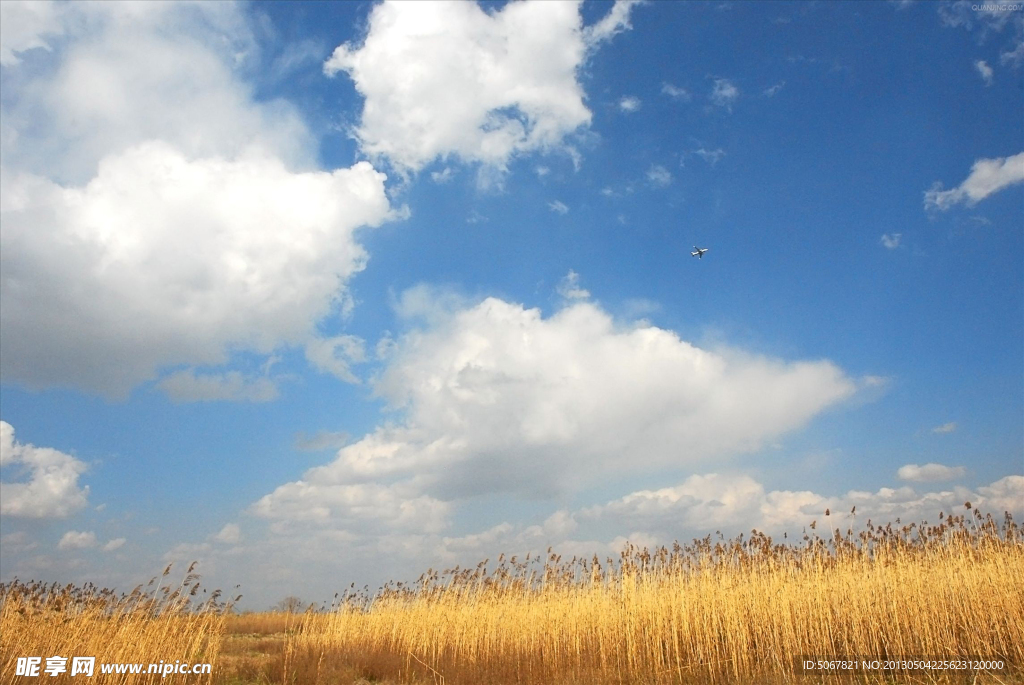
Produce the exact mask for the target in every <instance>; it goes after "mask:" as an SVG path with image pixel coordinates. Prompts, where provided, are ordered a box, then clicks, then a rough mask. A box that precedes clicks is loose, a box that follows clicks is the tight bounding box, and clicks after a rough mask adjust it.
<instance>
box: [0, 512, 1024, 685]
mask: <svg viewBox="0 0 1024 685" xmlns="http://www.w3.org/2000/svg"><path fill="white" fill-rule="evenodd" d="M839 518H840V517H837V516H835V515H832V516H830V517H823V518H822V519H819V521H817V522H816V523H815V526H814V529H813V530H808V531H807V535H805V536H803V539H802V540H799V541H796V542H795V543H794V542H793V541H791V540H786V541H784V544H779V541H776V540H772V539H771V538H770V537H767V536H765V535H764V534H761V533H757V532H755V533H753V534H752V535H751V536H750V537H749V538H747V537H743V536H741V537H740V538H737V539H733V540H723V539H717V540H716V539H714V538H713V537H711V536H708V537H706V538H703V539H700V540H694V541H693V543H691V544H689V545H685V546H683V545H678V544H677V545H675V546H673V547H672V548H661V549H657V550H646V549H637V548H628V549H626V550H624V551H623V552H622V554H621V555H620V556H619V557H618V558H606V559H598V558H591V559H571V560H563V559H561V558H560V557H559V556H558V555H557V554H556V553H555V552H552V551H550V550H549V552H548V554H547V555H544V556H541V557H539V558H538V557H530V558H528V559H518V558H515V557H512V558H505V557H504V556H502V557H499V559H498V560H497V562H496V565H494V566H493V567H492V566H490V565H489V562H486V561H485V562H481V563H480V564H479V565H478V566H476V567H475V568H470V569H459V568H455V569H448V570H445V571H442V572H437V571H433V570H431V571H429V572H427V573H425V574H424V575H423V576H422V577H421V578H420V579H419V581H418V582H417V583H415V584H413V585H402V584H397V585H388V586H385V587H384V588H382V589H381V590H380V591H378V592H377V593H374V594H372V595H367V594H355V595H352V594H346V595H343V596H340V597H339V598H338V599H337V601H336V602H335V604H334V606H333V607H332V608H331V610H330V611H320V612H316V611H310V612H307V613H305V614H285V613H264V614H235V615H227V614H226V613H225V612H224V611H223V606H217V605H213V604H207V605H206V606H204V607H202V608H201V610H199V611H196V610H195V609H196V608H195V607H194V606H191V605H189V604H187V603H183V602H182V601H181V597H182V596H183V595H186V594H188V593H189V592H192V590H190V589H189V588H190V585H189V582H185V583H183V584H182V585H181V587H180V589H179V590H168V591H166V592H164V593H163V595H162V596H158V595H159V593H158V594H157V595H155V594H154V593H150V594H149V595H144V594H141V593H139V594H136V595H132V596H129V597H127V598H115V597H114V596H113V595H109V594H108V595H106V596H104V595H103V594H102V593H97V592H96V591H89V590H75V589H48V588H40V587H38V586H37V587H36V588H35V589H34V590H33V589H32V588H31V587H25V586H21V585H15V586H12V587H4V588H3V593H2V595H0V601H2V602H3V605H2V608H0V665H2V668H3V670H2V671H0V674H2V678H0V679H3V680H4V681H6V680H7V679H8V678H9V677H10V674H12V673H14V658H15V656H17V655H18V654H23V653H26V652H27V653H43V652H45V653H47V654H50V653H62V652H61V650H64V651H67V652H72V651H73V652H76V653H92V652H95V653H96V654H97V656H100V655H101V654H102V655H103V658H104V659H107V660H109V661H114V660H131V661H145V660H147V659H152V660H154V661H155V660H159V659H163V660H165V661H166V660H168V658H169V657H170V659H171V660H173V659H179V658H180V659H189V660H191V661H206V660H209V661H212V662H213V664H214V666H213V673H212V676H209V677H205V680H204V679H196V677H195V676H190V677H191V678H192V679H191V680H187V681H186V680H184V679H183V677H182V676H178V677H179V678H182V679H181V680H178V681H175V680H173V678H174V677H175V676H170V678H171V679H170V680H162V682H212V683H223V684H233V685H242V684H250V683H273V684H276V683H297V684H303V683H310V684H324V685H326V684H327V683H332V684H333V683H346V684H347V683H367V682H376V683H436V684H441V683H445V684H450V685H455V684H458V683H552V684H565V685H569V684H577V683H578V684H582V683H608V684H611V683H650V684H655V683H735V682H742V683H765V682H778V683H782V682H791V681H798V682H806V683H814V682H886V683H889V682H900V683H942V682H949V683H954V682H956V683H960V682H962V683H974V682H979V683H981V682H991V683H1010V682H1017V683H1019V682H1024V671H1022V665H1024V572H1022V571H1024V534H1022V531H1021V529H1020V527H1019V526H1018V525H1017V524H1016V523H1015V522H1014V521H1013V520H1012V518H1010V516H1009V515H1006V516H1005V517H1004V518H1003V520H1001V521H999V520H996V519H993V518H992V517H991V516H982V515H981V514H979V513H978V512H977V511H975V510H973V509H970V508H965V509H964V510H963V512H962V513H960V514H957V515H946V514H945V513H943V514H942V515H941V517H940V521H939V523H938V524H935V525H930V524H927V523H920V524H907V525H902V524H901V523H900V522H899V521H898V520H897V521H896V522H894V523H891V524H887V525H885V526H884V527H879V526H875V525H873V524H870V523H868V522H865V523H864V525H863V526H861V529H860V530H857V529H855V528H854V527H853V526H850V525H849V524H847V528H846V530H839V529H836V528H835V527H834V526H833V525H830V522H834V521H835V520H838V519H839ZM842 519H843V520H844V521H846V522H849V521H851V520H853V519H852V518H851V517H849V516H845V515H844V517H842ZM186 580H188V579H186ZM175 592H177V593H178V594H177V596H175V594H174V593H175ZM89 650H92V652H90V651H89ZM801 655H806V656H813V657H815V658H817V659H825V658H835V657H841V656H864V657H868V656H871V657H879V658H897V657H915V656H916V657H921V656H927V657H939V658H949V657H954V656H974V657H981V658H984V659H1000V660H1002V661H1003V662H1004V663H1005V664H1007V668H1006V669H1004V670H1003V671H1001V672H995V673H991V672H990V673H986V672H977V671H974V672H958V671H951V670H945V671H918V672H888V673H881V672H877V671H876V672H871V673H866V672H863V671H861V672H859V673H856V674H852V675H851V674H846V675H844V676H842V677H838V678H837V677H834V676H833V677H830V678H829V677H823V676H821V675H801V674H800V673H799V672H798V671H797V666H796V663H795V659H796V657H798V656H801ZM122 677H123V678H125V679H124V680H106V681H104V680H102V679H101V680H97V679H95V678H94V679H92V681H96V682H125V683H128V682H156V680H160V679H159V678H157V679H156V680H151V681H146V680H144V679H142V678H141V677H140V676H131V677H132V678H135V679H134V680H130V679H128V678H129V677H124V676H122ZM24 680H25V681H26V682H28V679H24ZM48 680H50V681H52V682H63V681H60V680H58V679H53V678H50V679H48ZM72 681H73V679H69V680H68V681H67V682H72Z"/></svg>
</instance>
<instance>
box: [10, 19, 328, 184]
mask: <svg viewBox="0 0 1024 685" xmlns="http://www.w3.org/2000/svg"><path fill="white" fill-rule="evenodd" d="M9 4H10V3H7V2H4V3H2V6H3V8H4V11H9V8H8V5H9ZM37 4H38V5H40V7H49V6H50V5H48V4H44V3H35V2H32V3H26V5H30V6H35V5H37ZM15 6H16V7H20V6H21V5H15ZM53 7H54V10H53V12H52V13H51V19H50V21H51V22H52V21H57V22H58V27H59V30H60V32H62V33H64V34H65V35H63V36H62V39H61V40H60V41H59V42H57V43H55V46H54V48H53V50H54V53H55V56H56V60H54V62H55V64H54V65H52V66H49V67H46V68H43V67H39V66H35V65H29V64H27V63H25V64H19V65H14V66H13V67H12V71H10V72H9V73H8V74H6V75H5V92H4V94H3V98H2V105H3V121H2V123H0V126H2V127H3V136H2V137H0V139H2V141H3V149H2V152H3V159H4V162H3V163H4V165H5V166H6V167H8V168H10V167H17V168H19V169H22V170H25V171H30V172H32V173H36V174H39V175H43V176H46V177H48V178H52V179H54V180H56V181H58V182H59V183H61V184H75V185H78V184H82V183H85V182H86V181H88V180H89V179H90V178H92V177H93V176H94V175H95V173H96V167H97V165H98V164H99V162H100V161H101V160H102V159H104V158H105V157H107V156H108V155H111V154H119V153H122V152H124V151H125V150H126V149H128V148H130V147H133V146H136V145H138V144H140V143H142V142H145V141H147V140H154V139H159V140H162V141H164V142H166V143H168V144H169V145H171V146H173V147H174V148H176V149H178V150H180V151H181V152H182V153H183V154H184V155H186V156H187V157H190V158H194V157H210V156H215V155H220V156H227V157H235V156H238V155H240V154H242V153H243V152H245V151H246V150H249V149H251V148H253V147H258V148H260V149H262V150H263V151H265V152H266V153H268V154H271V155H273V156H276V157H278V158H280V159H282V160H283V161H284V162H285V163H286V164H287V165H288V166H295V167H299V168H303V169H308V168H311V167H312V165H313V164H314V163H315V159H316V154H317V149H316V141H315V140H314V139H313V137H312V135H311V134H310V133H309V131H308V130H307V128H306V126H305V124H304V123H303V121H302V118H301V116H300V115H299V113H298V111H297V110H296V108H295V107H294V106H292V105H290V104H289V103H287V102H285V101H283V100H274V101H269V102H259V103H258V102H256V101H255V100H254V98H253V96H252V88H251V87H250V86H249V85H247V84H246V82H245V81H244V80H243V79H241V78H240V77H239V75H238V69H239V67H240V66H244V65H245V64H246V59H247V58H248V56H250V55H253V54H255V53H256V47H255V41H254V39H253V35H252V31H251V29H250V27H249V25H248V19H247V18H246V16H245V13H244V10H243V9H242V8H241V6H239V5H237V4H235V3H59V4H56V3H55V4H54V6H53ZM36 11H37V12H38V11H39V10H36ZM2 23H3V24H4V26H5V30H7V21H6V17H5V20H4V22H2ZM11 30H12V31H17V32H19V33H21V32H24V30H25V29H18V28H12V29H11ZM30 66H32V68H31V69H30V68H29V67H30ZM5 68H6V67H5ZM12 76H16V78H12Z"/></svg>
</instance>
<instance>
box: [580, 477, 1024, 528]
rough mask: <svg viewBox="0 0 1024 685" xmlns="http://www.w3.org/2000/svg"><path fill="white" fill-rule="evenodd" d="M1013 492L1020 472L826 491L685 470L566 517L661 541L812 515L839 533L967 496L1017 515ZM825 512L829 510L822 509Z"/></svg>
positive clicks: (1023, 501)
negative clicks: (665, 483) (964, 481)
mask: <svg viewBox="0 0 1024 685" xmlns="http://www.w3.org/2000/svg"><path fill="white" fill-rule="evenodd" d="M1021 495H1024V477H1022V476H1007V477H1006V478H1003V479H1001V480H998V481H996V482H994V483H992V484H990V485H988V486H985V487H981V488H978V489H977V490H974V491H972V490H970V489H968V488H963V487H956V488H953V489H951V490H946V491H939V492H924V493H920V492H918V491H916V490H914V489H913V488H911V487H902V488H895V489H894V488H885V487H884V488H880V489H879V490H877V491H876V492H865V491H857V490H851V491H849V492H847V493H845V494H843V495H832V496H826V495H823V494H818V493H815V492H811V491H790V490H771V491H768V490H766V489H765V488H764V486H763V485H762V484H761V483H759V482H757V481H756V480H754V479H753V478H751V477H750V476H747V475H743V474H720V473H711V474H705V475H694V476H691V477H689V478H687V479H686V480H685V481H684V482H682V483H680V484H679V485H677V486H674V487H669V488H663V489H660V490H643V491H638V492H634V493H631V494H629V495H626V496H625V497H622V498H620V499H617V500H614V501H612V502H609V503H607V504H604V505H599V506H595V507H589V508H584V509H582V510H580V511H579V512H577V513H576V514H574V515H573V516H574V518H575V519H576V520H578V521H587V520H596V521H618V522H620V524H621V525H623V526H626V527H628V528H634V529H639V530H644V531H647V532H648V533H649V534H651V535H652V536H655V537H657V538H658V539H659V542H660V544H665V543H667V542H671V541H672V540H673V539H674V538H676V537H678V536H679V535H680V534H689V535H696V536H700V535H703V534H706V533H708V532H710V531H712V530H715V529H721V530H731V531H733V532H740V531H743V530H744V529H746V530H749V529H750V528H757V529H759V530H766V531H769V532H782V531H787V530H788V531H789V532H790V533H795V532H797V527H802V526H808V525H809V524H810V523H811V522H813V521H817V522H818V524H819V525H821V526H822V528H823V529H824V530H826V531H827V530H829V529H830V528H832V529H836V528H839V529H841V530H842V531H843V532H844V533H845V531H846V529H847V528H848V527H852V526H853V525H854V524H855V522H856V521H866V520H868V519H873V520H874V521H876V522H880V523H887V522H894V521H895V519H897V518H901V519H903V520H904V521H905V522H909V521H913V520H918V521H919V520H921V519H922V518H928V519H934V517H936V516H937V515H938V514H939V512H941V511H946V512H950V511H952V510H955V509H958V508H959V509H962V508H963V505H964V502H965V501H967V500H970V501H972V503H973V504H974V505H976V506H977V507H978V508H980V509H983V510H986V511H988V512H989V513H992V514H994V515H998V514H1001V513H1002V512H1003V511H1010V512H1011V513H1015V514H1019V513H1020V512H1022V511H1024V498H1020V497H1021ZM1014 497H1017V498H1019V499H1016V501H1015V500H1014ZM854 507H856V515H854V514H853V513H852V512H853V509H854ZM826 511H829V512H830V516H825V512H826ZM826 534H827V533H826Z"/></svg>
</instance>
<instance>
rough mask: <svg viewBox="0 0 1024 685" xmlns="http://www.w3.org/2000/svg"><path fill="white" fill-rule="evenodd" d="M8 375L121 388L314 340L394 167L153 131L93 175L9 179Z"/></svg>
mask: <svg viewBox="0 0 1024 685" xmlns="http://www.w3.org/2000/svg"><path fill="white" fill-rule="evenodd" d="M3 186H4V190H5V192H4V195H3V198H2V204H0V212H2V216H3V225H4V231H3V233H2V236H0V240H2V247H3V251H2V254H0V260H2V266H3V269H2V272H3V276H2V278H3V292H2V295H0V298H2V307H0V320H2V326H0V338H2V347H3V349H4V354H3V357H2V359H0V369H2V373H3V378H4V380H5V381H14V382H19V383H22V384H24V385H26V386H28V387H30V388H40V387H48V386H61V385H71V386H75V387H79V388H82V389H85V390H90V391H94V392H100V393H103V394H106V395H108V396H113V397H123V396H125V395H126V394H127V393H128V391H129V390H130V389H131V388H132V387H133V386H134V385H136V384H138V383H140V382H142V381H145V380H148V379H151V378H153V377H154V376H155V375H156V373H157V370H158V369H159V368H161V367H164V366H168V365H174V364H202V365H214V364H221V363H223V362H225V361H226V360H227V358H228V350H229V348H230V349H235V350H237V349H249V350H254V351H257V352H260V353H268V352H270V351H272V350H273V349H275V348H276V347H278V346H280V345H282V344H300V343H302V342H304V341H306V340H308V339H309V338H310V337H311V336H312V335H313V326H314V323H315V322H316V321H317V320H318V319H320V318H321V317H323V316H325V315H326V314H328V313H329V312H330V310H331V307H332V304H333V303H334V302H335V301H336V298H337V297H338V293H339V291H341V290H342V288H343V286H344V284H345V283H346V281H347V279H348V278H350V277H351V276H352V275H353V274H355V273H357V272H358V271H360V270H361V269H362V268H363V266H364V264H365V261H366V254H365V252H364V251H363V249H362V248H361V247H360V246H359V245H358V244H357V243H356V242H355V240H354V238H353V232H354V231H355V229H356V228H358V227H360V226H364V225H376V224H379V223H380V222H381V221H383V220H384V219H385V218H386V217H387V216H388V212H389V206H388V201H387V198H386V197H385V195H384V177H383V175H382V174H378V173H377V172H375V171H374V170H373V168H372V167H370V165H369V164H367V163H365V162H360V163H358V164H356V165H355V166H354V167H352V168H351V169H339V170H337V171H334V172H331V173H328V172H307V173H301V174H295V173H291V172H289V171H288V170H287V169H285V167H284V166H283V165H282V164H281V162H280V161H278V160H276V159H273V158H268V157H264V156H253V157H246V158H243V159H239V160H237V161H227V160H224V159H218V158H210V159H202V160H189V159H187V158H186V157H184V156H183V155H182V154H181V153H179V152H178V151H176V150H174V149H173V148H171V147H169V146H168V145H166V144H165V143H158V142H151V143H147V144H144V145H141V146H139V147H136V148H133V149H131V150H129V151H127V152H126V153H125V154H123V155H120V156H117V157H113V158H109V159H106V160H104V162H103V164H101V166H100V171H99V174H98V176H97V177H96V178H95V179H93V181H91V182H90V183H89V184H88V185H86V186H85V187H82V188H63V187H61V186H58V185H55V184H53V183H50V182H49V181H46V180H45V179H41V178H38V177H35V176H30V175H26V174H19V175H15V176H13V177H5V178H3Z"/></svg>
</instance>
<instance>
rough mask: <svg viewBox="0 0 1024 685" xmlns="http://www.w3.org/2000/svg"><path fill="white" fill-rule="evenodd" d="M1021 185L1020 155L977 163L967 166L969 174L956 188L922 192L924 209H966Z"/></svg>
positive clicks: (1023, 178)
mask: <svg viewBox="0 0 1024 685" xmlns="http://www.w3.org/2000/svg"><path fill="white" fill-rule="evenodd" d="M1017 183H1024V152H1020V153H1018V154H1016V155H1013V156H1012V157H998V158H996V159H979V160H978V161H976V162H975V163H974V165H973V166H971V173H970V175H968V176H967V178H966V179H964V182H963V183H961V184H960V185H959V186H957V187H956V188H951V189H950V190H942V184H941V183H938V182H937V183H936V184H935V186H934V187H933V188H932V189H931V190H928V191H926V192H925V194H924V206H925V209H938V210H940V211H945V210H947V209H949V208H950V207H952V206H953V205H956V204H966V205H967V206H968V207H971V206H974V205H975V204H977V203H978V202H981V201H982V200H984V199H985V198H986V197H988V196H989V195H991V194H993V193H995V192H998V191H1000V190H1002V189H1003V188H1007V187H1009V186H1012V185H1015V184H1017Z"/></svg>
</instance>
